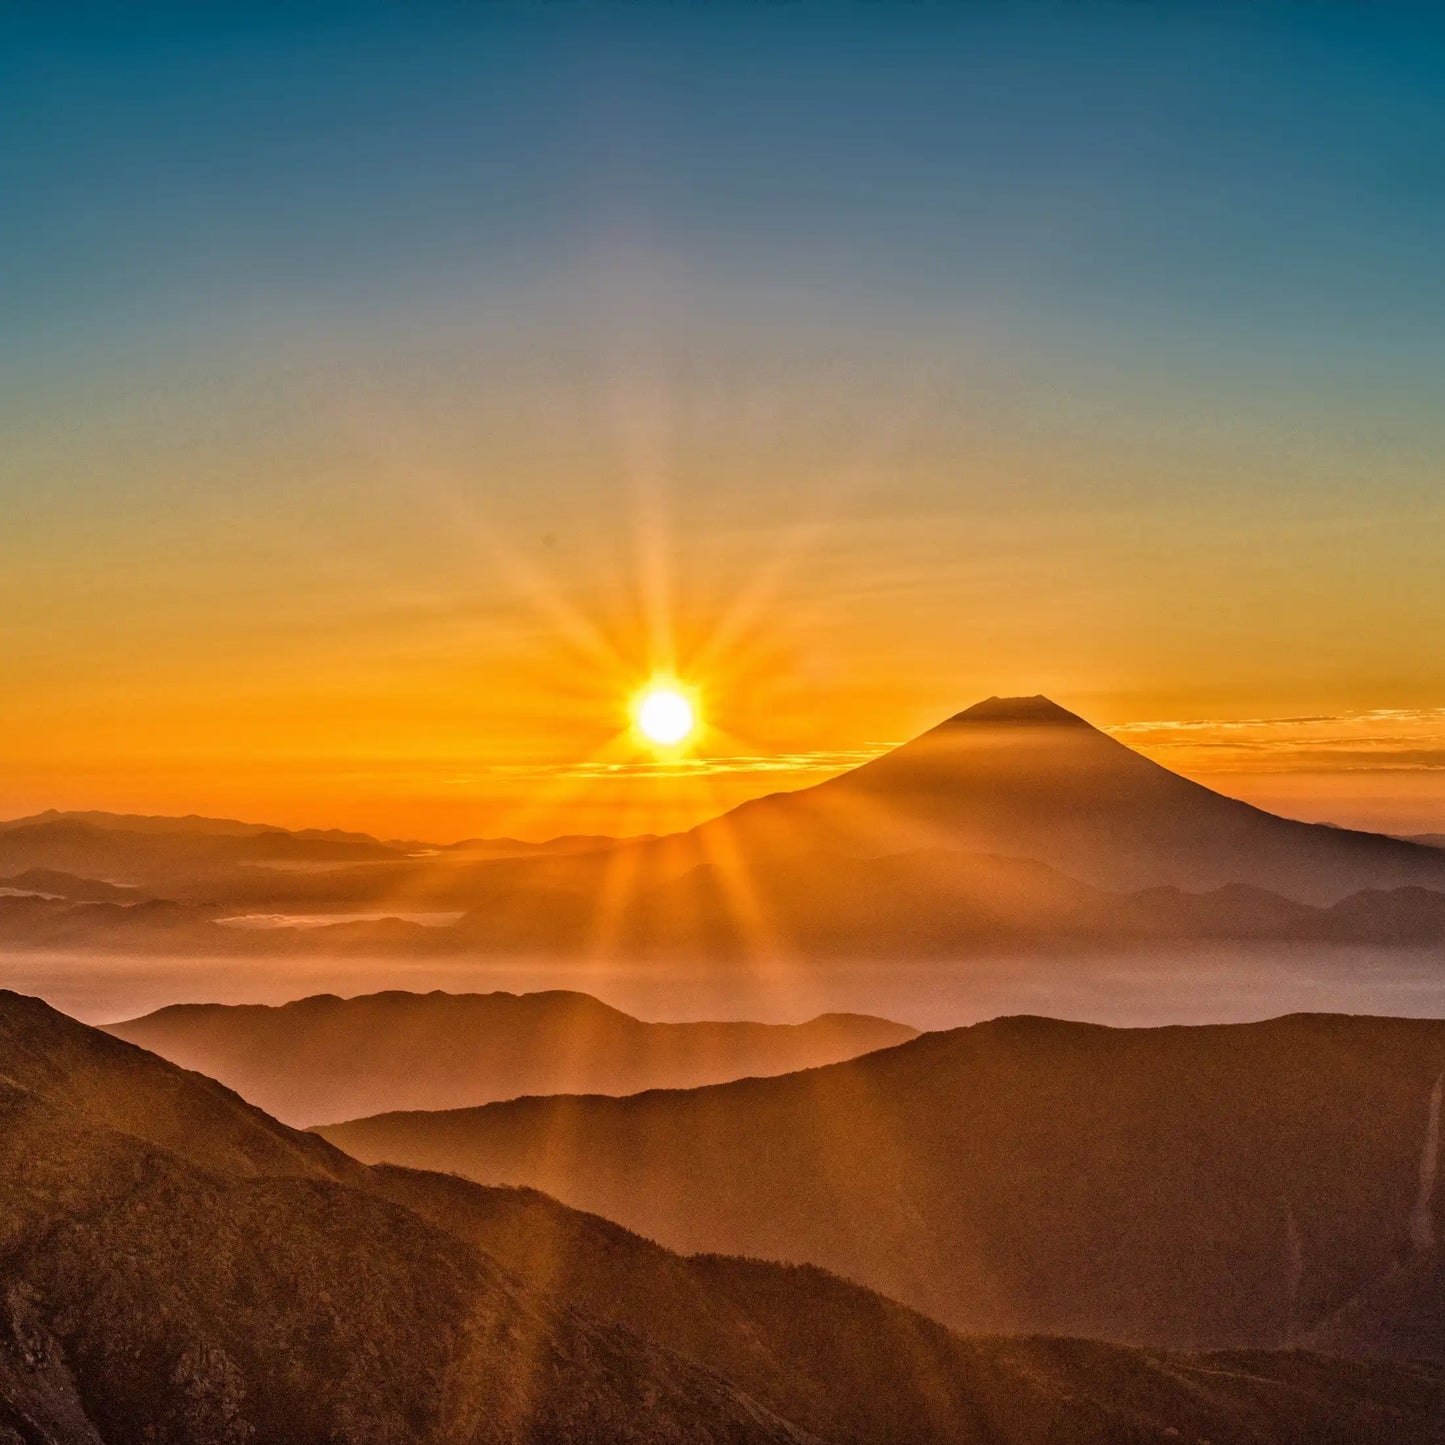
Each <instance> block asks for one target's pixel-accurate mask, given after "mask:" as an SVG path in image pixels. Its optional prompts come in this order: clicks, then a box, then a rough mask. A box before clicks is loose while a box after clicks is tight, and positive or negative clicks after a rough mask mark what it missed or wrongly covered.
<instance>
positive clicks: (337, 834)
mask: <svg viewBox="0 0 1445 1445" xmlns="http://www.w3.org/2000/svg"><path fill="white" fill-rule="evenodd" d="M41 823H81V824H84V825H85V826H86V827H90V828H107V829H110V830H112V831H114V832H119V833H186V834H191V835H192V836H195V837H212V838H259V837H261V836H262V835H264V834H273V835H274V834H276V833H286V834H288V835H289V836H291V837H293V838H304V839H309V840H312V841H316V842H329V843H360V844H363V845H369V844H375V843H377V842H378V841H379V840H378V839H376V838H373V837H372V836H371V834H370V833H353V832H348V831H347V830H346V829H344V828H277V827H275V826H273V825H272V824H269V823H242V822H241V821H239V820H238V819H236V818H205V817H202V816H201V815H200V814H198V813H187V814H185V815H184V816H183V817H167V816H165V815H163V814H158V813H106V812H101V811H99V810H98V809H84V810H77V809H70V810H64V809H60V808H46V809H45V810H44V812H40V813H31V814H30V815H29V816H27V817H24V818H9V819H4V820H0V833H6V832H13V831H14V830H16V829H19V828H30V827H34V826H35V825H36V824H41ZM384 846H387V847H391V848H406V849H413V848H424V847H426V846H427V845H426V844H424V843H412V842H399V841H391V842H388V843H387V844H385V845H384Z"/></svg>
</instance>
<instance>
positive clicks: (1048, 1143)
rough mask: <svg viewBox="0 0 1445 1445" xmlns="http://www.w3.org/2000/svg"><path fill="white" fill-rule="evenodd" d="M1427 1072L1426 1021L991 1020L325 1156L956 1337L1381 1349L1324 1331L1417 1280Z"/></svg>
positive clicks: (1438, 1300)
mask: <svg viewBox="0 0 1445 1445" xmlns="http://www.w3.org/2000/svg"><path fill="white" fill-rule="evenodd" d="M1442 1073H1445V1023H1442V1022H1437V1021H1430V1020H1411V1019H1379V1018H1348V1017H1335V1016H1325V1015H1316V1016H1303V1015H1301V1016H1295V1017H1290V1018H1283V1019H1278V1020H1275V1021H1273V1022H1270V1023H1262V1024H1236V1025H1227V1026H1215V1027H1192V1028H1165V1029H1108V1028H1102V1027H1098V1026H1094V1025H1085V1024H1071V1023H1060V1022H1055V1021H1052V1020H1047V1019H1036V1018H1012V1019H1000V1020H997V1021H995V1022H993V1023H989V1024H981V1025H978V1026H976V1027H974V1028H969V1029H959V1030H955V1031H951V1032H947V1033H937V1034H925V1035H922V1036H921V1037H919V1038H918V1039H916V1040H914V1041H913V1042H911V1043H907V1044H903V1045H900V1046H899V1047H897V1048H893V1049H888V1050H884V1051H881V1052H879V1053H874V1054H869V1055H867V1056H865V1057H863V1058H859V1059H855V1060H852V1061H850V1062H847V1063H840V1064H834V1065H830V1066H828V1067H826V1068H820V1069H814V1070H811V1071H808V1072H805V1073H800V1074H792V1075H788V1076H785V1077H783V1078H777V1079H757V1080H744V1081H741V1082H737V1083H733V1084H724V1085H718V1086H714V1087H711V1088H705V1089H695V1090H689V1091H672V1092H664V1091H655V1092H652V1093H646V1094H639V1095H636V1096H634V1097H632V1098H624V1099H605V1098H587V1097H564V1098H553V1099H521V1100H517V1101H514V1102H512V1103H506V1104H494V1105H490V1106H488V1107H486V1108H482V1109H468V1110H457V1111H452V1112H449V1113H437V1114H390V1115H381V1116H379V1117H376V1118H373V1119H368V1120H361V1121H357V1122H354V1123H351V1124H345V1125H341V1126H337V1127H333V1128H328V1129H325V1130H323V1131H322V1132H323V1133H324V1134H325V1136H326V1137H327V1138H329V1139H331V1140H332V1141H333V1142H335V1143H338V1144H340V1145H341V1146H342V1147H343V1148H345V1149H347V1150H349V1151H350V1152H352V1153H354V1154H356V1155H357V1156H358V1157H360V1158H365V1159H384V1160H391V1161H395V1162H397V1163H402V1164H410V1165H415V1166H421V1167H426V1168H433V1169H446V1170H455V1171H457V1172H458V1173H462V1174H466V1175H469V1176H470V1177H472V1178H474V1179H479V1180H482V1181H485V1182H489V1183H516V1184H529V1185H534V1186H536V1187H538V1188H541V1189H545V1190H546V1191H547V1192H548V1193H550V1194H554V1195H556V1196H557V1197H558V1198H559V1199H562V1200H563V1201H564V1202H566V1203H568V1204H571V1205H574V1206H576V1207H578V1208H583V1209H588V1210H594V1211H596V1212H598V1213H600V1214H604V1215H606V1216H607V1217H608V1218H611V1219H616V1220H618V1221H620V1222H621V1223H623V1224H625V1225H627V1226H628V1227H630V1228H633V1229H637V1230H639V1231H640V1232H642V1233H644V1234H647V1235H650V1236H651V1237H653V1238H655V1239H658V1240H659V1241H661V1242H662V1243H663V1244H665V1245H668V1246H669V1247H671V1248H675V1249H681V1250H684V1251H694V1250H718V1251H725V1252H727V1253H735V1254H746V1255H752V1256H756V1257H761V1258H767V1259H775V1260H785V1261H795V1262H810V1263H814V1264H818V1265H822V1266H825V1267H826V1268H828V1269H830V1270H833V1271H835V1272H837V1273H839V1274H842V1275H845V1276H847V1277H849V1278H851V1279H854V1280H857V1281H859V1282H860V1283H863V1284H866V1285H868V1286H870V1287H872V1288H874V1289H878V1290H881V1291H883V1292H884V1293H886V1294H889V1295H891V1296H893V1297H894V1298H897V1299H900V1300H903V1301H904V1302H906V1303H908V1304H911V1305H913V1306H915V1307H917V1308H919V1309H921V1310H923V1311H925V1312H927V1313H929V1314H931V1315H934V1316H935V1317H937V1318H939V1319H942V1320H944V1321H945V1322H947V1323H949V1324H952V1325H954V1326H956V1327H959V1328H963V1329H968V1330H987V1331H1005V1332H1016V1331H1048V1332H1059V1333H1070V1334H1086V1335H1093V1336H1099V1337H1103V1338H1110V1339H1116V1340H1122V1341H1127V1342H1132V1343H1139V1344H1150V1345H1168V1346H1173V1347H1188V1348H1219V1347H1237V1346H1278V1345H1285V1344H1289V1343H1291V1342H1293V1341H1296V1340H1298V1339H1300V1338H1301V1337H1303V1336H1305V1335H1307V1334H1308V1333H1309V1332H1310V1331H1311V1330H1314V1329H1323V1328H1324V1327H1325V1325H1326V1323H1327V1322H1329V1321H1332V1320H1335V1321H1337V1325H1336V1327H1334V1332H1333V1333H1332V1334H1330V1335H1329V1336H1328V1337H1329V1338H1331V1339H1337V1340H1346V1339H1349V1340H1350V1341H1351V1342H1352V1343H1351V1348H1356V1349H1362V1350H1366V1351H1368V1350H1370V1349H1372V1348H1374V1347H1375V1346H1376V1345H1378V1346H1379V1347H1380V1348H1382V1349H1384V1350H1386V1352H1388V1351H1389V1350H1390V1349H1391V1346H1390V1344H1389V1340H1388V1337H1387V1336H1388V1331H1384V1330H1383V1327H1382V1332H1380V1333H1379V1334H1378V1337H1377V1338H1376V1339H1374V1340H1373V1341H1372V1339H1371V1338H1370V1336H1369V1331H1368V1330H1364V1329H1363V1328H1362V1327H1356V1328H1354V1329H1353V1330H1352V1331H1344V1330H1343V1329H1342V1328H1340V1327H1339V1326H1338V1321H1339V1319H1340V1318H1342V1315H1341V1312H1346V1313H1348V1311H1349V1310H1350V1308H1351V1305H1352V1302H1353V1301H1355V1300H1356V1299H1359V1298H1361V1297H1364V1296H1367V1295H1369V1296H1371V1297H1374V1298H1377V1299H1385V1298H1387V1295H1388V1292H1387V1294H1386V1295H1380V1294H1379V1291H1380V1289H1381V1284H1382V1281H1386V1280H1389V1279H1390V1278H1391V1277H1393V1276H1394V1275H1395V1274H1396V1273H1397V1272H1398V1271H1399V1270H1401V1269H1402V1268H1404V1266H1405V1265H1407V1264H1409V1265H1410V1266H1411V1268H1413V1269H1414V1270H1416V1271H1417V1273H1418V1272H1419V1271H1421V1270H1428V1269H1429V1268H1431V1267H1433V1261H1434V1260H1435V1258H1436V1249H1437V1243H1438V1235H1439V1218H1440V1212H1441V1206H1440V1201H1439V1197H1438V1195H1439V1190H1438V1188H1437V1183H1436V1170H1437V1166H1438V1163H1439V1157H1438V1156H1439V1148H1440V1137H1439V1135H1440V1094H1441V1087H1442V1085H1441V1079H1442ZM1431 1299H1432V1304H1431V1309H1432V1310H1433V1315H1434V1320H1435V1322H1436V1325H1437V1326H1438V1325H1440V1323H1441V1322H1442V1321H1445V1293H1441V1292H1439V1291H1437V1292H1435V1294H1434V1295H1433V1296H1432V1297H1431ZM1376 1312H1377V1313H1379V1311H1378V1310H1377V1311H1376ZM1360 1318H1362V1319H1363V1318H1364V1316H1363V1315H1361V1316H1360ZM1410 1329H1411V1332H1412V1335H1413V1337H1418V1338H1423V1337H1425V1335H1427V1334H1428V1329H1425V1328H1423V1327H1422V1325H1421V1322H1420V1321H1418V1320H1417V1321H1416V1322H1415V1323H1414V1324H1412V1325H1411V1327H1410ZM1441 1333H1442V1334H1445V1330H1442V1331H1441ZM1440 1358H1442V1359H1445V1353H1442V1354H1441V1355H1440Z"/></svg>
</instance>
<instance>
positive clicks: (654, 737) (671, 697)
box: [633, 682, 697, 748]
mask: <svg viewBox="0 0 1445 1445" xmlns="http://www.w3.org/2000/svg"><path fill="white" fill-rule="evenodd" d="M633 716H634V718H635V719H636V722H637V730H638V732H640V733H641V734H642V735H643V737H645V738H646V739H647V740H648V742H651V743H656V744H657V745H658V746H659V747H664V748H670V747H675V746H676V745H677V744H678V743H682V742H686V741H687V739H688V738H689V737H690V736H691V735H692V733H693V731H694V729H695V728H696V727H697V711H696V709H695V708H694V707H693V705H692V700H691V699H690V698H689V697H688V696H687V694H686V693H684V692H683V691H682V690H681V689H680V688H678V687H676V686H675V685H673V684H671V683H663V682H655V683H652V684H651V685H650V686H649V687H647V688H645V689H644V690H643V691H642V692H641V693H640V694H639V695H638V698H637V701H636V702H635V703H634V704H633Z"/></svg>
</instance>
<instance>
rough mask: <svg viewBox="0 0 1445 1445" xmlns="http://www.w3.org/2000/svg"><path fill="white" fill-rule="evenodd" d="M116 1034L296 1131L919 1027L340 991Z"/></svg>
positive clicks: (654, 1076)
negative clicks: (668, 1017)
mask: <svg viewBox="0 0 1445 1445" xmlns="http://www.w3.org/2000/svg"><path fill="white" fill-rule="evenodd" d="M108 1032H110V1033H112V1034H115V1035H116V1037H118V1038H123V1039H128V1040H129V1041H130V1042H131V1043H134V1044H140V1045H141V1046H142V1047H143V1048H147V1049H151V1050H153V1051H154V1052H155V1053H158V1054H161V1055H162V1056H163V1057H165V1058H168V1059H170V1060H171V1061H172V1062H174V1063H177V1064H180V1065H182V1066H183V1067H185V1068H188V1069H197V1070H199V1071H200V1072H201V1073H204V1074H209V1075H210V1076H211V1077H212V1078H215V1079H219V1080H220V1081H221V1082H222V1083H224V1084H227V1085H229V1086H230V1087H231V1088H233V1089H235V1090H236V1091H237V1092H238V1093H240V1094H242V1095H244V1096H245V1097H246V1098H247V1099H249V1100H250V1101H251V1102H252V1103H254V1104H258V1105H259V1106H260V1107H261V1108H263V1109H265V1110H266V1111H267V1112H268V1113H271V1114H274V1115H275V1116H276V1117H277V1118H280V1119H285V1120H287V1121H288V1122H290V1123H294V1124H311V1123H315V1122H317V1121H318V1120H331V1119H341V1118H347V1117H351V1116H354V1115H356V1114H359V1113H366V1112H372V1111H375V1110H377V1109H382V1108H406V1109H445V1108H453V1107H456V1106H458V1105H463V1104H483V1103H488V1102H490V1101H491V1100H494V1099H513V1098H516V1097H517V1096H518V1095H519V1094H559V1093H596V1094H630V1093H636V1092H637V1091H638V1090H641V1089H648V1088H690V1087H693V1086H695V1085H698V1084H705V1083H716V1082H720V1081H722V1080H725V1079H737V1078H743V1077H745V1076H747V1075H750V1074H782V1073H788V1072H790V1071H792V1070H795V1069H802V1068H809V1067H811V1066H813V1065H815V1064H823V1063H832V1062H834V1061H835V1060H838V1059H847V1058H853V1057H854V1056H856V1055H857V1054H862V1053H867V1052H868V1051H869V1050H871V1049H878V1048H884V1047H886V1046H888V1045H891V1044H897V1043H902V1042H904V1041H905V1040H907V1039H910V1038H912V1037H913V1036H914V1035H915V1034H916V1033H917V1030H916V1029H911V1028H908V1027H906V1026H905V1025H903V1024H894V1023H889V1022H888V1021H887V1020H886V1019H875V1018H867V1017H865V1016H863V1015H859V1014H825V1015H823V1016H822V1017H820V1018H816V1019H812V1020H810V1021H809V1022H808V1023H804V1024H755V1023H643V1022H641V1021H640V1020H638V1019H634V1018H631V1017H630V1016H629V1015H627V1014H624V1013H621V1012H619V1011H618V1010H617V1009H614V1008H609V1007H608V1006H607V1005H606V1004H604V1003H600V1002H599V1001H598V1000H597V999H594V998H591V997H589V996H588V995H586V994H581V993H567V992H561V991H554V992H548V993H535V994H522V995H517V994H511V993H490V994H446V993H429V994H414V993H400V992H389V993H380V994H369V995H366V996H364V997H361V998H352V999H341V998H336V997H334V996H332V995H329V994H328V995H322V996H319V997H316V998H307V999H301V1000H299V1001H298V1002H296V1003H290V1004H286V1005H285V1006H284V1007H280V1008H267V1007H263V1006H261V1005H242V1006H235V1007H227V1006H224V1005H221V1004H175V1005H173V1006H171V1007H169V1008H163V1009H160V1010H158V1011H157V1012H156V1013H153V1014H147V1015H146V1016H145V1017H144V1018H139V1019H131V1020H129V1021H128V1022H126V1023H118V1024H111V1025H109V1026H108Z"/></svg>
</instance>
